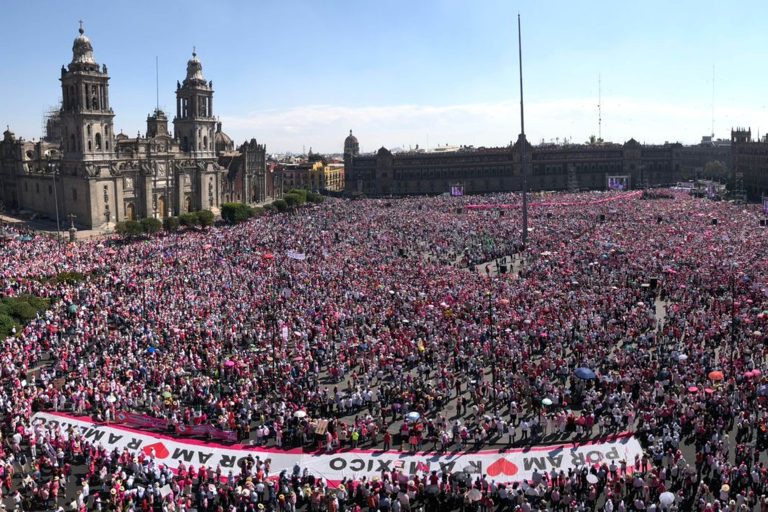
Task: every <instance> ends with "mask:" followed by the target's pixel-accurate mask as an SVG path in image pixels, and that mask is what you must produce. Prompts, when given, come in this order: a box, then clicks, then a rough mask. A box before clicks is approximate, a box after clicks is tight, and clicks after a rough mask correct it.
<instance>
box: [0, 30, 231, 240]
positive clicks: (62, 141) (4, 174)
mask: <svg viewBox="0 0 768 512" xmlns="http://www.w3.org/2000/svg"><path fill="white" fill-rule="evenodd" d="M59 80H60V81H61V91H62V103H61V108H60V110H59V112H58V115H56V116H55V119H53V120H52V122H49V123H48V130H49V133H48V136H47V137H46V138H45V139H44V140H42V141H39V142H28V141H25V140H23V139H22V138H17V137H16V136H15V134H14V133H13V132H11V130H10V128H8V129H7V130H6V131H5V133H4V134H3V139H2V141H1V142H0V201H2V202H3V204H4V207H5V209H6V210H8V211H22V210H28V211H33V212H37V213H39V214H43V215H47V216H48V217H50V218H54V216H58V217H60V218H62V219H64V218H67V217H68V216H69V215H70V214H72V215H74V216H75V217H76V223H77V224H78V225H81V226H84V227H87V228H96V229H103V228H109V227H111V226H113V225H114V223H115V222H119V221H123V220H129V219H139V218H144V217H156V218H160V219H162V218H164V217H167V216H170V215H178V214H180V213H184V212H188V211H194V210H201V209H214V210H215V209H217V208H218V206H219V205H220V203H221V202H222V193H223V190H222V186H223V183H222V181H223V179H224V178H225V173H226V170H225V169H224V168H222V167H221V166H220V165H219V164H218V162H217V154H216V147H215V142H216V139H215V137H216V133H217V132H216V122H217V121H216V118H215V116H214V109H213V83H212V82H210V81H207V80H206V79H205V78H204V76H203V67H202V64H201V62H200V59H198V57H197V54H196V53H195V52H193V53H192V58H191V59H190V60H189V61H188V62H187V69H186V77H185V78H184V80H183V81H182V82H177V83H176V115H175V117H174V118H173V120H172V122H173V128H174V133H173V134H171V133H170V132H169V130H168V117H167V116H166V114H165V113H164V112H162V111H161V110H159V109H156V110H155V111H154V112H153V113H152V114H151V115H149V116H148V117H147V129H146V133H145V134H144V136H142V135H141V134H137V135H136V137H134V138H131V137H129V136H127V135H125V134H115V133H114V128H113V124H114V122H113V121H114V117H115V112H114V111H113V110H112V108H111V106H110V97H109V73H108V71H107V66H106V65H99V64H98V63H97V62H96V60H95V58H94V53H93V46H92V44H91V41H90V39H88V37H86V36H85V31H84V30H83V27H82V24H81V26H80V30H79V35H78V36H77V37H76V38H75V40H74V43H73V46H72V60H71V62H70V63H69V64H68V65H67V66H62V67H61V73H60V78H59ZM219 131H220V130H219Z"/></svg>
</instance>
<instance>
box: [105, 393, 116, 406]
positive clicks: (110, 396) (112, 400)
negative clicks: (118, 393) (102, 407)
mask: <svg viewBox="0 0 768 512" xmlns="http://www.w3.org/2000/svg"><path fill="white" fill-rule="evenodd" d="M107 402H109V403H111V404H113V403H115V402H117V398H115V395H109V396H108V397H107Z"/></svg>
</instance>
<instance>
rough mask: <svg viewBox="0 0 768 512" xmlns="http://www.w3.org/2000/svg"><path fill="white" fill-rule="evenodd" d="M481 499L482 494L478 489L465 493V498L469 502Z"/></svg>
mask: <svg viewBox="0 0 768 512" xmlns="http://www.w3.org/2000/svg"><path fill="white" fill-rule="evenodd" d="M482 497H483V493H481V492H480V490H479V489H472V490H471V491H469V492H468V493H467V498H469V501H480V499H481V498H482Z"/></svg>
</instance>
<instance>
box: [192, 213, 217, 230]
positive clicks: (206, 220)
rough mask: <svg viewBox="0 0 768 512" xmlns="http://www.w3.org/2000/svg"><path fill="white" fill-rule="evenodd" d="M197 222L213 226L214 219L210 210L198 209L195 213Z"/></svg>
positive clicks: (204, 225) (205, 225)
mask: <svg viewBox="0 0 768 512" xmlns="http://www.w3.org/2000/svg"><path fill="white" fill-rule="evenodd" d="M196 216H197V223H198V224H199V225H201V226H203V227H206V228H207V227H208V226H213V221H214V219H215V217H214V215H213V212H212V211H211V210H200V211H198V212H197V213H196Z"/></svg>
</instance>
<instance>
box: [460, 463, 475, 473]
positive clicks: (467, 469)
mask: <svg viewBox="0 0 768 512" xmlns="http://www.w3.org/2000/svg"><path fill="white" fill-rule="evenodd" d="M461 470H462V471H463V472H465V473H475V472H476V471H477V468H476V467H475V466H472V465H467V466H464V467H463V468H462V469H461Z"/></svg>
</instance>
